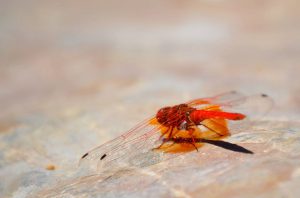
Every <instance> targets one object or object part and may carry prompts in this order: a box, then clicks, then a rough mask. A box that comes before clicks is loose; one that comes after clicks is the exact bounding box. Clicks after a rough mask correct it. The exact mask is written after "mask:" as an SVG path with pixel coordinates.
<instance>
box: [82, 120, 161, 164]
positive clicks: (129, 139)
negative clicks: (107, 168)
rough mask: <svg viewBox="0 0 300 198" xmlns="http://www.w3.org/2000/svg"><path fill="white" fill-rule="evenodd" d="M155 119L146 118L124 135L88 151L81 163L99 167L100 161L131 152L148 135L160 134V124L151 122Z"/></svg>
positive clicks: (106, 160) (110, 159) (113, 158)
mask: <svg viewBox="0 0 300 198" xmlns="http://www.w3.org/2000/svg"><path fill="white" fill-rule="evenodd" d="M153 119H155V118H153V117H152V118H150V119H146V120H144V121H143V122H141V123H140V124H138V125H137V126H135V127H134V128H132V129H131V130H129V131H128V132H126V133H124V134H123V135H121V136H119V137H117V138H115V139H113V140H111V141H109V142H107V143H105V144H102V145H100V146H98V147H96V148H94V149H92V150H90V151H88V152H87V153H85V154H84V155H83V156H82V157H81V159H80V161H79V165H80V166H89V167H90V168H93V169H94V168H98V169H99V166H100V165H101V163H100V162H103V163H105V162H108V161H112V160H115V159H117V158H120V156H122V155H125V154H130V150H131V148H130V147H139V144H142V142H143V141H144V140H146V138H147V137H150V136H152V135H154V134H159V133H157V131H159V130H160V128H159V126H156V125H150V124H149V123H150V122H151V121H152V120H153Z"/></svg>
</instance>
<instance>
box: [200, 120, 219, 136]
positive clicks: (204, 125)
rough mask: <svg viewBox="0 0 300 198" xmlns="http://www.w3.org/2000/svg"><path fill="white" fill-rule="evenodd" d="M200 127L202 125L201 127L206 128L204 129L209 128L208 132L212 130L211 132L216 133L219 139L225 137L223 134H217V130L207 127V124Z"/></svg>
mask: <svg viewBox="0 0 300 198" xmlns="http://www.w3.org/2000/svg"><path fill="white" fill-rule="evenodd" d="M200 125H201V126H204V127H205V128H207V129H208V130H210V131H212V132H214V133H216V134H217V135H218V136H219V137H222V136H224V135H223V134H221V133H219V132H217V131H216V130H214V129H212V128H211V127H209V126H207V125H205V124H203V123H200Z"/></svg>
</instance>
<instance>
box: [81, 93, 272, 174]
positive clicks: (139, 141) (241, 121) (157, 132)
mask: <svg viewBox="0 0 300 198" xmlns="http://www.w3.org/2000/svg"><path fill="white" fill-rule="evenodd" d="M272 104H273V101H272V99H271V98H270V97H268V96H267V95H265V94H257V95H251V96H245V95H243V94H241V93H239V92H236V91H232V92H228V93H223V94H219V95H217V96H213V97H208V98H199V99H195V100H192V101H189V102H187V103H182V104H179V105H174V106H168V107H163V108H161V109H159V110H158V111H157V113H156V115H154V116H152V117H150V118H149V119H146V120H145V121H143V122H141V123H140V124H138V125H137V126H135V127H134V128H132V129H131V130H129V131H128V132H126V133H124V134H123V135H121V136H119V137H117V138H115V139H113V140H111V141H109V142H107V143H105V144H103V145H101V146H99V147H97V148H94V149H92V150H91V151H89V152H87V153H85V154H84V155H83V156H82V157H81V159H80V162H79V163H80V165H85V166H86V165H87V166H89V167H91V168H97V169H98V170H100V171H111V170H115V169H121V168H122V167H145V166H149V165H152V164H155V163H158V162H161V161H164V160H166V159H169V158H172V157H176V156H178V155H181V154H182V153H185V152H190V151H194V150H195V151H198V148H200V147H201V146H203V144H204V143H208V144H213V145H216V146H220V147H223V148H229V147H232V149H231V150H238V149H240V151H241V152H244V153H251V151H249V150H247V149H244V148H243V147H240V146H238V145H236V144H231V143H228V142H227V143H226V142H224V141H221V140H220V139H222V138H224V137H227V136H229V135H231V134H235V133H238V132H241V131H243V130H244V129H246V128H249V127H251V126H252V125H253V122H254V121H255V120H257V119H259V118H260V117H262V116H263V115H264V114H265V113H266V112H268V111H269V110H270V109H271V107H272ZM249 118H251V119H249ZM243 149H244V150H243Z"/></svg>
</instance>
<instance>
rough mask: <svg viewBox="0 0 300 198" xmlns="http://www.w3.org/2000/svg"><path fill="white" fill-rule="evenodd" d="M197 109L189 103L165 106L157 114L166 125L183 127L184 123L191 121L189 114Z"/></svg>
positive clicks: (161, 122)
mask: <svg viewBox="0 0 300 198" xmlns="http://www.w3.org/2000/svg"><path fill="white" fill-rule="evenodd" d="M194 110H196V109H195V108H192V107H190V106H188V105H187V104H180V105H175V106H173V107H164V108H161V109H160V110H158V112H157V114H156V119H157V121H158V122H159V123H160V124H162V125H164V126H166V127H177V128H182V123H190V122H191V121H190V119H189V115H190V113H191V112H192V111H194Z"/></svg>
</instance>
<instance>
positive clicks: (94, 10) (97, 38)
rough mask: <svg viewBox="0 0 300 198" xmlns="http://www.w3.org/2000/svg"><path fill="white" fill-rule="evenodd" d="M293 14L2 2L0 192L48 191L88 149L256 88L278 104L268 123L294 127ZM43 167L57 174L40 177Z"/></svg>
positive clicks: (275, 7)
mask: <svg viewBox="0 0 300 198" xmlns="http://www.w3.org/2000/svg"><path fill="white" fill-rule="evenodd" d="M299 9H300V2H299V1H297V0H286V1H282V0H245V1H238V0H228V1H224V0H191V1H183V0H173V1H171V0H163V1H161V0H160V1H156V0H151V1H139V0H128V1H117V0H111V1H102V0H98V1H94V0H90V1H74V0H73V1H70V0H62V1H49V0H48V1H47V0H45V1H37V0H27V1H18V0H10V1H5V0H2V1H0V109H1V113H0V136H1V138H0V148H1V151H0V165H1V166H0V167H2V169H1V172H0V175H2V176H10V177H9V178H10V179H9V181H6V182H5V183H1V184H0V189H2V190H1V191H3V193H4V195H11V194H12V193H15V195H16V196H17V195H20V194H22V193H24V192H25V194H26V192H27V191H26V190H25V191H23V190H20V187H24V186H25V187H28V185H29V184H28V182H29V181H40V179H41V178H42V179H43V181H44V183H39V182H36V183H38V184H36V185H37V186H38V187H42V186H43V185H48V184H49V183H52V184H53V183H55V178H58V177H59V176H60V174H66V171H67V170H69V169H68V168H69V167H71V166H73V165H74V164H76V160H78V158H79V157H80V156H81V154H82V153H84V152H85V151H86V150H88V149H90V148H92V147H94V146H97V145H99V144H101V143H103V142H105V141H107V140H109V139H111V138H112V137H115V136H117V135H119V134H121V133H123V132H124V131H126V130H127V129H129V128H130V127H132V126H133V125H134V124H136V123H138V122H139V121H141V120H143V119H144V118H145V117H148V116H150V115H152V114H153V113H155V111H156V109H158V108H159V107H161V106H164V105H170V104H175V103H178V102H184V101H186V100H190V99H193V98H197V97H203V96H211V95H215V94H218V93H222V92H226V91H230V90H239V91H242V92H244V93H246V94H252V93H260V92H264V93H267V94H269V95H270V96H271V97H272V98H273V99H274V101H275V102H276V107H275V108H274V109H273V113H272V114H271V115H270V117H271V118H276V119H277V120H299V112H300V79H299V74H300V66H299V61H300V56H299V54H300V36H299V35H300V12H299V11H300V10H299ZM24 151H26V152H24ZM45 156H46V157H45ZM49 163H50V164H57V165H58V167H60V168H58V173H56V175H55V176H49V175H47V174H46V173H44V172H43V171H44V168H43V167H45V166H46V165H47V164H49ZM40 169H42V170H43V171H42V170H40ZM16 170H18V171H16ZM33 170H34V171H35V172H36V171H37V172H38V170H40V172H39V173H38V176H36V177H35V176H34V178H32V177H33V176H32V175H33V173H32V172H31V171H33ZM59 171H61V172H59ZM12 175H13V176H12ZM28 175H31V176H28ZM28 177H30V178H28ZM20 178H24V179H23V180H22V182H19V180H20ZM26 178H28V181H27V179H26ZM17 181H18V182H17ZM25 187H24V188H25ZM25 189H26V188H25ZM29 189H30V190H32V189H35V187H32V188H29ZM27 190H28V188H27Z"/></svg>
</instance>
